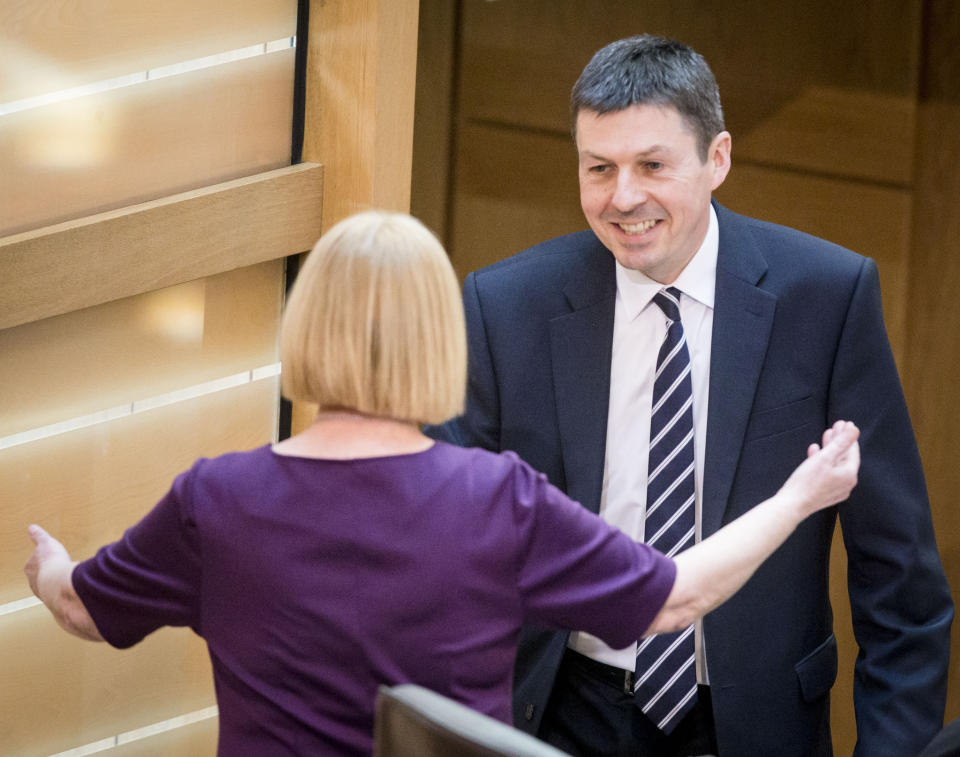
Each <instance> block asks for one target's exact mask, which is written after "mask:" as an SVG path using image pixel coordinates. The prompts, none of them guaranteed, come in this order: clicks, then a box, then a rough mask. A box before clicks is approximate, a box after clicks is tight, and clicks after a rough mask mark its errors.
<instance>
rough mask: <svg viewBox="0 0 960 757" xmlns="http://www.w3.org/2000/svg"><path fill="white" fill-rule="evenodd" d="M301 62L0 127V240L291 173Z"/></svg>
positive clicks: (274, 59) (278, 55)
mask: <svg viewBox="0 0 960 757" xmlns="http://www.w3.org/2000/svg"><path fill="white" fill-rule="evenodd" d="M293 62H294V50H284V51H281V52H275V53H271V54H269V55H265V56H258V57H256V58H248V59H245V60H240V61H236V62H233V63H228V64H224V65H220V66H214V67H212V68H207V69H202V70H199V71H193V72H191V73H188V74H183V75H180V76H173V77H167V78H164V79H157V80H156V81H149V82H146V83H143V84H138V85H137V86H133V87H124V88H121V89H115V90H111V91H108V92H103V93H100V94H96V95H89V96H87V97H81V98H78V99H75V100H68V101H65V102H59V103H54V104H51V105H45V106H42V107H38V108H33V109H31V110H25V111H21V112H18V113H11V114H8V115H5V116H2V117H0V143H2V144H5V145H6V146H7V147H6V149H3V150H0V176H2V177H3V181H2V182H0V235H3V234H14V233H17V232H19V231H25V230H27V229H34V228H37V227H39V226H43V225H47V224H53V223H58V222H60V221H65V220H68V219H71V218H78V217H80V216H86V215H89V214H92V213H99V212H101V211H105V210H109V209H112V208H118V207H123V206H125V205H131V204H133V203H138V202H144V201H147V200H152V199H154V198H157V197H163V196H166V195H170V194H173V193H176V192H183V191H186V190H190V189H194V188H196V187H201V186H206V185H208V184H214V183H217V182H222V181H228V180H230V179H235V178H237V177H240V176H246V175H249V174H253V173H257V172H261V171H268V170H271V169H275V168H279V167H281V166H285V165H289V163H290V131H291V123H292V117H293V115H292V114H293ZM228 124H242V125H243V126H242V128H228V127H227V126H226V125H228Z"/></svg>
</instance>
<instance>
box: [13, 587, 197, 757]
mask: <svg viewBox="0 0 960 757" xmlns="http://www.w3.org/2000/svg"><path fill="white" fill-rule="evenodd" d="M0 670H3V686H0V734H2V735H0V741H2V744H3V754H4V756H5V757H36V756H37V755H45V754H51V753H54V752H60V751H65V750H67V749H71V748H74V747H78V746H82V745H84V744H89V743H91V742H93V741H98V740H100V739H102V738H106V737H109V736H114V735H116V734H118V733H123V732H125V731H130V730H133V729H135V728H142V727H144V726H147V725H150V724H151V723H155V722H157V721H159V720H166V719H168V718H172V717H176V716H177V715H181V714H183V713H187V712H192V711H195V710H199V709H203V708H204V707H209V706H211V705H213V704H214V703H215V697H214V691H213V675H212V672H211V670H210V659H209V656H208V654H207V648H206V644H204V643H203V641H202V640H201V639H199V638H198V637H197V636H195V635H194V634H193V632H192V631H189V630H187V629H161V630H160V631H158V632H157V633H155V634H152V635H151V636H148V637H147V638H146V639H145V640H144V641H143V642H141V643H140V644H139V645H137V646H135V647H133V648H132V649H129V650H125V651H122V652H121V651H118V650H116V649H113V648H112V647H110V646H108V645H107V644H95V643H91V642H88V641H82V640H81V639H77V638H75V637H73V636H69V635H68V634H66V633H65V632H64V631H62V630H61V629H60V627H59V626H58V625H57V624H56V622H55V621H54V620H53V618H52V617H50V614H49V613H48V612H47V609H46V608H45V607H42V606H38V607H34V608H31V609H29V610H24V611H22V612H18V613H14V614H13V615H4V616H2V617H0Z"/></svg>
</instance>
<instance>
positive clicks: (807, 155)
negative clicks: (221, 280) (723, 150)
mask: <svg viewBox="0 0 960 757" xmlns="http://www.w3.org/2000/svg"><path fill="white" fill-rule="evenodd" d="M920 9H921V3H920V2H919V0H911V2H904V3H900V2H897V3H894V2H889V1H888V0H871V1H870V2H865V3H858V4H856V5H845V6H844V7H843V11H842V13H841V12H840V11H839V10H838V8H837V6H836V4H835V3H831V2H828V1H827V0H814V1H813V2H807V3H802V4H798V3H787V2H772V3H771V2H763V0H750V1H749V2H738V3H736V4H724V3H715V4H713V5H710V6H709V7H707V6H705V5H704V4H703V3H700V2H696V0H680V1H679V2H668V1H667V0H658V1H657V2H648V3H644V4H643V7H642V8H640V7H638V6H637V4H636V3H635V2H630V1H629V0H612V1H611V2H605V3H604V4H603V10H602V12H598V10H597V8H596V7H595V6H593V5H590V4H589V3H585V2H583V0H558V1H557V2H550V1H549V0H536V1H533V2H524V3H488V2H483V1H482V0H465V1H464V2H463V20H462V23H461V34H460V38H461V40H462V42H461V50H460V52H461V55H462V62H461V65H460V79H459V100H458V106H459V113H460V115H461V118H464V119H470V120H477V121H492V122H496V123H501V124H511V125H515V126H516V125H520V126H524V127H527V128H531V129H545V130H549V131H555V132H557V133H560V132H567V131H568V128H569V118H568V101H569V94H570V88H571V87H572V85H573V82H574V81H575V80H576V78H577V76H578V75H579V73H580V71H581V69H582V68H583V66H584V65H585V64H586V63H587V61H589V59H590V57H591V56H592V54H593V53H594V52H595V51H596V50H597V49H599V48H600V47H602V46H603V45H605V44H607V43H608V42H611V41H613V40H615V39H619V38H621V37H626V36H630V35H632V34H640V33H653V34H661V35H665V36H668V37H674V38H677V39H679V40H681V41H683V42H686V43H688V44H690V45H692V46H693V47H694V48H695V49H697V50H698V51H699V52H700V53H702V54H703V55H704V56H705V57H706V59H707V60H708V61H709V62H710V64H711V66H712V68H713V69H714V72H715V74H716V76H717V80H718V82H719V84H720V91H721V95H722V97H723V100H724V107H725V112H726V115H727V122H728V123H727V125H728V127H729V128H730V130H731V131H732V133H733V135H734V147H735V151H734V155H735V157H736V155H737V152H736V148H737V144H738V141H737V140H738V139H740V138H743V137H745V136H746V135H747V134H750V133H753V132H754V131H757V130H760V131H761V132H762V133H763V134H765V135H766V137H765V138H766V139H767V140H771V141H774V142H776V143H777V144H778V145H780V146H781V147H782V148H783V149H785V150H787V151H789V152H791V153H792V154H791V160H793V161H794V162H796V163H798V164H799V165H801V166H803V167H806V168H809V169H810V170H816V171H823V170H826V171H827V172H828V173H836V174H839V175H868V176H881V177H886V176H887V175H888V174H890V173H891V171H893V172H894V173H895V175H898V176H899V175H902V173H903V170H904V164H903V161H902V160H898V161H897V162H895V163H894V165H893V166H891V165H888V164H887V163H886V161H887V160H888V158H889V154H890V153H891V152H892V153H894V154H896V155H898V156H900V155H902V148H903V146H906V149H907V150H909V145H910V144H911V139H910V134H909V133H902V132H898V131H896V130H895V129H894V128H892V127H893V126H894V125H900V124H901V123H902V120H903V119H902V116H901V115H900V114H899V113H890V112H887V111H885V110H884V108H883V103H884V102H885V101H886V99H887V98H894V99H896V98H899V97H907V98H910V97H911V96H912V95H913V94H914V93H915V88H916V80H917V73H918V68H919V51H918V39H919V33H920ZM758 31H760V32H761V33H758ZM744 40H749V44H744ZM811 88H814V89H813V92H814V95H811V94H810V92H811ZM818 88H823V91H824V92H826V94H823V92H821V93H820V94H817V92H818ZM836 89H839V90H840V91H845V92H854V93H856V94H855V97H861V98H864V100H865V101H866V103H867V104H868V105H869V106H870V108H869V110H868V111H862V112H859V113H858V112H849V109H848V108H847V107H843V108H841V110H840V112H839V113H838V114H835V117H836V116H838V117H839V119H840V120H841V121H844V122H845V126H846V128H849V129H852V130H854V131H855V134H854V135H850V137H848V138H845V139H844V140H842V141H840V142H836V141H834V140H833V138H830V139H827V138H824V139H820V140H817V139H809V138H807V136H804V135H809V134H810V133H811V132H813V133H816V130H817V126H818V123H820V124H822V115H823V112H824V109H829V108H830V107H836V102H835V98H834V101H833V102H831V98H830V97H829V93H830V92H831V91H834V90H836ZM862 104H863V103H861V106H862ZM790 107H792V108H793V110H794V112H796V113H797V115H798V116H799V117H800V118H804V119H807V118H809V119H810V120H811V121H812V123H810V124H809V126H808V127H804V125H803V124H799V125H798V124H796V123H794V122H793V121H792V120H787V121H784V120H783V119H781V118H777V114H779V113H780V112H781V111H782V110H783V109H784V108H790ZM820 133H821V134H822V131H821V132H820ZM798 135H799V136H803V139H802V140H801V141H802V142H803V144H802V145H800V144H796V142H797V139H798ZM857 135H859V136H860V137H861V138H862V139H864V140H867V141H866V143H864V142H861V143H860V146H859V149H856V150H852V151H849V152H845V151H843V150H841V149H839V148H840V147H841V145H843V144H853V145H854V146H856V145H857V142H856V139H855V136H857ZM878 141H879V142H881V144H880V149H878V150H876V151H873V150H866V149H864V147H866V146H870V145H872V144H873V143H876V142H878ZM801 147H802V148H803V149H801ZM908 154H909V153H908ZM760 155H763V156H765V158H770V159H772V160H773V161H774V162H779V161H780V160H781V159H782V156H781V155H780V154H779V153H777V154H775V155H771V154H770V153H769V151H765V152H761V154H760ZM760 155H757V156H756V157H760ZM848 162H849V163H850V165H847V163H848Z"/></svg>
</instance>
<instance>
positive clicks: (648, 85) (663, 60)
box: [570, 34, 724, 161]
mask: <svg viewBox="0 0 960 757" xmlns="http://www.w3.org/2000/svg"><path fill="white" fill-rule="evenodd" d="M632 105H670V106H672V107H674V108H676V109H677V111H678V112H679V113H680V115H681V117H682V118H683V119H684V121H685V122H686V123H687V125H688V126H689V127H690V130H691V131H692V132H693V134H694V136H695V137H696V140H697V148H698V151H699V153H700V159H701V160H702V161H706V159H707V152H708V150H709V147H710V143H711V142H712V141H713V138H714V137H715V136H717V134H719V133H720V132H721V131H723V130H724V125H723V108H722V106H721V105H720V90H719V88H718V87H717V80H716V79H715V78H714V76H713V72H712V71H711V70H710V66H709V65H707V62H706V60H704V58H703V56H702V55H700V54H699V53H698V52H696V51H695V50H693V49H692V48H690V47H688V46H687V45H684V44H683V43H681V42H676V41H674V40H671V39H665V38H664V37H655V36H652V35H649V34H641V35H639V36H636V37H627V38H626V39H621V40H617V41H616V42H611V43H610V44H609V45H607V46H606V47H603V48H601V49H600V50H598V51H597V53H596V54H595V55H594V56H593V58H592V59H591V60H590V62H589V63H588V64H587V66H586V68H584V69H583V72H582V73H581V74H580V78H579V79H577V82H576V84H574V85H573V91H572V92H571V93H570V116H571V121H572V125H573V135H574V138H576V129H577V116H578V115H579V113H580V111H582V110H588V111H593V112H594V113H597V114H599V115H603V114H605V113H614V112H616V111H620V110H625V109H627V108H629V107H630V106H632Z"/></svg>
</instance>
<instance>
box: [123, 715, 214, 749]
mask: <svg viewBox="0 0 960 757" xmlns="http://www.w3.org/2000/svg"><path fill="white" fill-rule="evenodd" d="M219 727H220V720H219V718H216V717H213V718H207V719H205V720H200V721H198V722H196V723H190V724H189V725H185V726H181V727H179V728H177V729H175V730H172V731H164V732H163V733H159V734H157V735H155V736H149V737H147V738H145V739H139V740H137V741H133V742H129V743H126V744H122V745H120V746H117V747H114V748H113V749H111V750H110V753H109V755H107V757H171V755H182V756H183V757H214V755H216V753H217V729H218V728H219Z"/></svg>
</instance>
